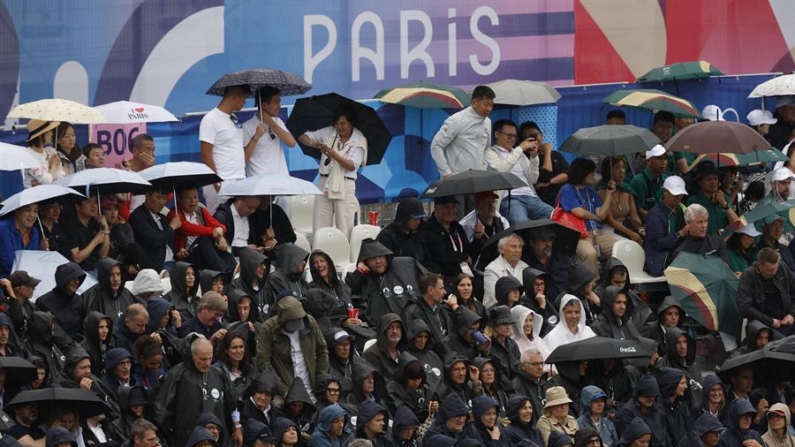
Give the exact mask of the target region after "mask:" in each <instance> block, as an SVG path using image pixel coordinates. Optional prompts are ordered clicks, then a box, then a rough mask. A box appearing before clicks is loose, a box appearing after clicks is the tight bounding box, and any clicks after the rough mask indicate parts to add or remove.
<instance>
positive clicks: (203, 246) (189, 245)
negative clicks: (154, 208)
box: [166, 183, 237, 273]
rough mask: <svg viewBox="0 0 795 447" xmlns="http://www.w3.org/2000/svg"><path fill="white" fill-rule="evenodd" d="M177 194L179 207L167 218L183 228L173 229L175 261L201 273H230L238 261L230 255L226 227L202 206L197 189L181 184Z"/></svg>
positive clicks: (190, 185)
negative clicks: (192, 265) (194, 268)
mask: <svg viewBox="0 0 795 447" xmlns="http://www.w3.org/2000/svg"><path fill="white" fill-rule="evenodd" d="M176 192H177V206H176V207H175V208H174V209H173V210H171V212H169V213H168V216H167V217H166V219H168V220H172V219H174V218H175V217H177V218H179V221H180V227H179V228H178V229H175V230H174V259H175V260H177V261H185V262H187V263H190V264H194V265H195V266H196V268H197V269H198V270H204V269H210V270H216V271H219V272H224V273H231V272H232V270H234V269H235V266H236V264H237V262H236V261H235V257H234V256H232V254H231V253H229V244H228V243H227V239H226V237H225V236H224V234H225V233H226V227H225V226H224V225H223V224H222V223H220V222H218V221H217V220H216V219H215V218H214V217H213V215H212V214H210V211H208V210H207V208H205V207H203V206H200V204H199V189H198V188H197V187H196V186H194V185H193V184H191V183H186V184H182V185H180V186H179V187H178V188H177V190H176Z"/></svg>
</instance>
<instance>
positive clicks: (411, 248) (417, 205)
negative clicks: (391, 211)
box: [376, 197, 425, 261]
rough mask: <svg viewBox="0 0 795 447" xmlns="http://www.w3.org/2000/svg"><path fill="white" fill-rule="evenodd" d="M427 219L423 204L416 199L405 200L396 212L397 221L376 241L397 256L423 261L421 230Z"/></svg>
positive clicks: (385, 229)
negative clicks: (424, 220) (423, 221)
mask: <svg viewBox="0 0 795 447" xmlns="http://www.w3.org/2000/svg"><path fill="white" fill-rule="evenodd" d="M423 219H425V208H423V206H422V202H420V200H419V199H417V198H414V197H409V198H407V199H403V200H402V201H401V202H400V203H399V204H398V206H397V210H396V211H395V220H394V221H392V223H391V224H389V225H387V226H386V227H385V228H384V229H383V230H381V232H380V233H378V236H376V240H377V241H378V242H380V243H381V244H382V245H383V246H384V247H386V248H388V249H389V250H390V251H392V253H394V254H395V256H406V257H409V258H414V259H415V260H417V261H422V259H423V258H424V257H425V248H424V247H423V246H422V242H421V241H420V233H419V228H420V225H422V220H423Z"/></svg>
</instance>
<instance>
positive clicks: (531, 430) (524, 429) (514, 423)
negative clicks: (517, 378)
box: [505, 394, 544, 447]
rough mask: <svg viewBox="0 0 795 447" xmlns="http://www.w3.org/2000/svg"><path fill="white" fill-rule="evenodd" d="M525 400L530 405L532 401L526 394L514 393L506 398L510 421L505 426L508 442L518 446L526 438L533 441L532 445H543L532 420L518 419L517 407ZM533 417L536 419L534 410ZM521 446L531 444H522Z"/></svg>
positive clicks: (514, 446)
mask: <svg viewBox="0 0 795 447" xmlns="http://www.w3.org/2000/svg"><path fill="white" fill-rule="evenodd" d="M525 402H530V404H531V405H532V401H531V400H530V398H529V397H527V396H522V395H519V394H514V395H513V396H511V398H510V399H508V419H509V420H510V421H511V423H510V424H508V426H507V427H505V434H506V436H507V437H508V443H509V444H510V445H511V447H519V444H521V443H522V441H525V440H528V441H530V442H533V443H535V446H533V447H543V445H544V439H543V438H542V437H541V432H540V431H539V430H538V429H537V428H536V426H535V423H534V421H533V420H531V421H530V422H529V423H524V422H522V421H520V420H519V409H520V408H522V407H523V406H524V404H525ZM533 419H534V420H538V418H537V417H536V415H535V412H533ZM523 447H531V446H530V445H527V444H523Z"/></svg>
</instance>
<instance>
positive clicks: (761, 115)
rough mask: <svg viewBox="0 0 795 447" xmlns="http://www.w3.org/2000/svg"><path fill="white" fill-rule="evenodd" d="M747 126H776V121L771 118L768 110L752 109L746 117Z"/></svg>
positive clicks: (771, 115)
mask: <svg viewBox="0 0 795 447" xmlns="http://www.w3.org/2000/svg"><path fill="white" fill-rule="evenodd" d="M746 118H748V124H750V125H752V126H760V125H762V124H776V122H777V121H778V120H777V119H775V118H773V114H772V113H770V111H769V110H762V109H754V110H751V113H749V114H748V116H746Z"/></svg>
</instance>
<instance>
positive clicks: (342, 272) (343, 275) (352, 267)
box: [338, 262, 356, 281]
mask: <svg viewBox="0 0 795 447" xmlns="http://www.w3.org/2000/svg"><path fill="white" fill-rule="evenodd" d="M354 270H356V263H355V262H351V263H350V264H345V265H344V266H342V270H338V272H339V277H340V281H345V278H346V277H347V276H348V273H350V272H352V271H354Z"/></svg>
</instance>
